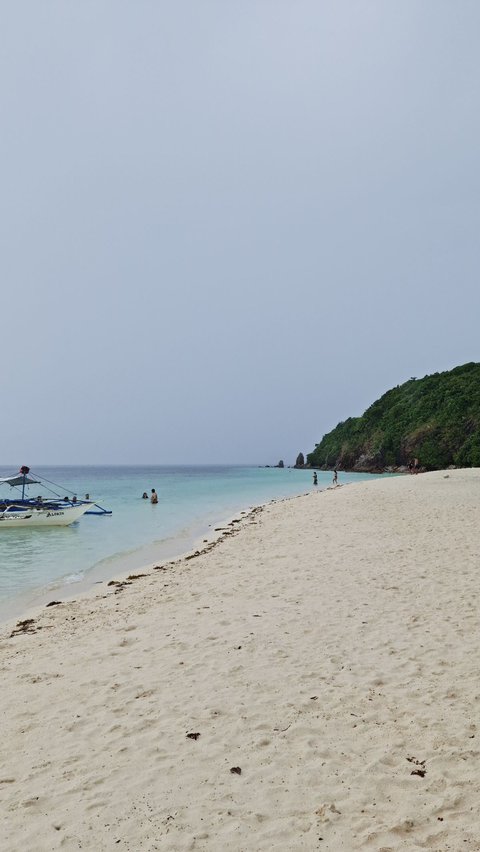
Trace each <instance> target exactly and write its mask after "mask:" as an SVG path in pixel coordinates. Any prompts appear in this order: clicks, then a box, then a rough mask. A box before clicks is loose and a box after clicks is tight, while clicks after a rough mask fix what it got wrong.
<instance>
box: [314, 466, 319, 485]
mask: <svg viewBox="0 0 480 852" xmlns="http://www.w3.org/2000/svg"><path fill="white" fill-rule="evenodd" d="M313 484H314V485H318V478H317V471H316V470H314V471H313Z"/></svg>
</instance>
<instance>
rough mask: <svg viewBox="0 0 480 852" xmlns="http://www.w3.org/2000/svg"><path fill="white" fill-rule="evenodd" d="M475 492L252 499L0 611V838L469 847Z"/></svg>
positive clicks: (291, 847) (404, 485) (398, 484)
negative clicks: (160, 548)
mask: <svg viewBox="0 0 480 852" xmlns="http://www.w3.org/2000/svg"><path fill="white" fill-rule="evenodd" d="M479 487H480V470H478V469H469V470H467V471H465V470H456V471H445V472H436V473H434V474H424V475H423V476H422V477H419V476H418V477H392V478H390V479H388V480H383V479H382V480H374V481H370V482H362V483H358V484H355V485H354V486H353V487H349V488H344V487H337V488H330V489H326V490H324V491H320V492H309V493H308V494H306V495H302V496H298V497H294V498H286V499H280V500H278V501H273V502H268V503H266V504H264V506H263V507H256V508H255V509H252V510H251V513H250V514H249V515H248V516H247V515H245V516H242V520H241V521H240V520H239V521H238V522H237V523H234V518H232V519H231V523H230V524H229V525H227V524H226V523H225V524H223V525H222V526H223V527H226V529H222V530H218V529H217V530H214V532H216V533H219V534H220V537H219V539H218V541H217V542H216V543H213V542H207V543H205V542H202V544H204V545H205V548H204V552H193V553H191V554H188V555H187V557H186V558H184V559H178V560H174V561H173V562H170V563H167V564H165V565H161V566H158V568H156V569H153V570H152V572H151V573H148V574H146V575H144V576H138V577H136V578H133V579H131V580H130V581H128V583H122V582H121V580H117V581H116V582H114V584H113V585H110V586H107V585H106V584H105V585H104V586H102V588H101V589H97V590H96V592H97V594H96V596H86V597H84V598H78V600H76V601H74V602H73V601H71V602H65V603H64V604H62V605H61V606H54V607H51V608H44V609H42V610H41V612H40V613H39V614H38V616H37V620H36V621H35V622H34V623H33V624H30V625H26V629H25V632H21V631H20V632H18V633H16V635H14V636H13V637H10V635H7V634H8V630H5V629H2V631H1V638H0V665H1V667H2V673H3V682H4V689H3V690H2V699H1V700H2V705H3V706H2V712H3V718H4V720H5V735H4V737H3V738H2V741H1V744H0V750H1V763H2V777H1V778H0V801H1V802H2V806H3V807H4V808H5V809H6V812H7V813H8V820H7V829H6V833H5V839H4V842H5V843H6V847H5V848H6V850H8V852H13V850H15V849H18V848H22V849H25V850H26V852H47V850H49V852H50V850H55V849H67V850H69V852H70V850H72V852H73V850H74V849H78V848H81V847H82V848H87V849H88V848H90V849H95V850H99V852H101V850H107V849H110V848H112V849H113V848H119V849H123V850H127V852H134V850H135V852H137V850H142V849H144V850H153V849H160V850H165V852H166V850H168V851H169V852H180V850H187V849H195V850H205V851H206V850H208V852H217V850H218V852H224V850H235V852H239V850H247V849H256V850H258V852H260V851H262V852H263V851H264V850H265V852H266V850H270V849H272V848H276V849H280V850H285V852H287V850H288V852H300V850H305V849H309V850H310V849H327V850H330V852H336V850H338V849H341V848H345V849H352V850H354V849H369V850H372V852H373V850H375V852H378V850H379V849H382V850H389V852H390V850H397V849H405V850H407V849H408V850H410V849H415V848H426V847H428V848H435V849H438V850H440V849H441V850H447V849H459V848H462V849H468V850H472V852H473V850H474V849H475V848H477V844H478V836H479V830H480V825H479V823H480V819H479V817H478V815H477V814H478V808H477V807H476V802H477V801H478V795H479V793H480V779H479V777H478V772H477V769H476V753H477V752H476V747H475V741H476V740H475V737H476V734H478V731H477V724H476V716H477V715H478V708H477V703H478V695H477V692H478V690H477V672H476V652H477V651H478V645H479V644H480V616H479V614H478V613H477V606H476V595H477V580H478V558H477V549H478V548H477V540H478V534H477V528H478V488H479ZM237 517H238V516H237ZM219 526H220V525H219ZM199 550H200V548H199ZM119 584H120V585H119ZM120 586H121V587H120ZM30 631H31V632H30ZM52 734H53V735H52ZM40 838H42V839H41V841H40ZM320 838H321V839H320ZM92 844H93V845H92Z"/></svg>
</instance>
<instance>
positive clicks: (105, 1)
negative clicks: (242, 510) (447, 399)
mask: <svg viewBox="0 0 480 852" xmlns="http://www.w3.org/2000/svg"><path fill="white" fill-rule="evenodd" d="M0 13H1V18H0V109H1V134H0V175H1V213H0V246H1V249H0V270H1V274H0V281H1V293H2V296H1V302H0V306H1V328H2V331H1V340H2V344H1V350H2V356H3V357H2V369H1V377H2V381H1V388H2V400H3V404H2V418H1V419H2V426H1V430H0V431H1V434H2V449H1V452H0V463H7V462H16V463H17V462H18V464H23V463H27V464H32V465H34V464H40V463H50V464H52V463H72V464H73V463H129V462H131V463H149V462H152V463H181V462H185V463H194V462H199V463H201V462H219V463H221V462H254V463H275V462H277V461H278V459H280V458H283V459H285V462H286V463H293V462H294V461H295V457H296V455H297V453H298V452H299V451H303V452H307V451H310V450H312V449H313V447H314V444H315V443H316V442H317V441H319V440H320V439H321V437H322V435H323V434H324V433H325V432H327V431H329V430H330V429H331V428H332V427H333V426H335V425H336V424H337V422H338V421H340V420H343V419H345V418H346V417H348V416H350V415H357V414H361V413H362V412H363V410H364V409H365V408H366V407H367V406H368V405H369V404H370V403H371V402H373V401H374V400H375V399H376V398H377V397H378V396H380V395H381V394H382V393H383V392H384V391H386V390H387V389H388V388H390V387H392V386H394V385H396V384H400V383H402V382H403V381H405V380H406V379H408V378H410V376H418V377H420V376H423V375H425V374H426V373H431V372H436V371H441V370H446V369H450V368H451V367H454V366H456V365H458V364H462V363H465V362H466V361H478V360H480V357H479V347H478V341H479V333H478V321H479V308H480V287H479V282H478V268H479V245H480V242H479V197H480V196H479V181H480V171H479V167H478V166H479V163H478V159H479V150H480V145H479V142H480V140H479V123H480V110H479V88H478V87H479V79H480V76H479V72H480V52H479V50H478V34H479V30H480V4H479V3H478V2H477V0H449V2H444V1H443V0H421V2H420V0H361V2H360V0H350V2H347V0H334V2H333V0H330V2H322V0H290V2H285V0H236V2H233V0H217V2H213V0H203V2H202V1H201V0H191V1H190V2H182V0H175V2H162V0H150V1H149V2H148V0H128V2H126V1H125V0H81V2H80V0H76V2H74V0H70V2H69V1H68V0H57V2H53V0H50V2H49V0H42V2H39V0H31V2H22V0H18V2H10V3H9V2H3V3H2V4H1V6H0Z"/></svg>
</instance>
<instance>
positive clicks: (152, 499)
mask: <svg viewBox="0 0 480 852" xmlns="http://www.w3.org/2000/svg"><path fill="white" fill-rule="evenodd" d="M150 503H158V494H157V492H156V491H155V488H152V496H151V497H150Z"/></svg>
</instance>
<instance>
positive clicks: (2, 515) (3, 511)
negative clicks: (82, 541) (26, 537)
mask: <svg viewBox="0 0 480 852" xmlns="http://www.w3.org/2000/svg"><path fill="white" fill-rule="evenodd" d="M29 473H30V468H28V467H26V465H24V466H23V467H21V468H20V471H19V473H17V474H14V475H13V476H5V477H2V478H0V487H1V486H2V485H9V486H10V488H21V496H19V497H17V498H15V499H13V500H11V499H6V500H3V499H2V498H0V529H5V528H8V527H53V526H54V527H67V526H69V524H73V523H74V522H75V521H77V520H78V519H79V518H81V517H82V515H85V514H87V513H88V514H90V515H92V514H94V515H98V514H103V515H111V512H110V511H108V510H107V509H103V508H102V507H101V506H98V504H96V503H93V502H92V501H91V500H77V498H76V497H75V496H72V497H61V496H60V495H59V494H56V493H55V492H52V490H51V489H50V488H48V486H46V485H44V483H43V482H42V480H41V479H38V478H34V477H33V476H29ZM51 484H54V483H51ZM29 485H41V486H42V487H44V488H46V489H47V490H48V491H50V492H51V493H52V494H54V497H53V498H52V497H48V496H47V497H43V496H37V497H33V498H32V497H28V496H26V491H27V487H28V486H29Z"/></svg>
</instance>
